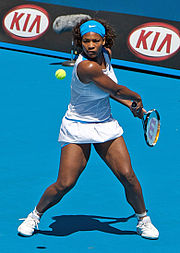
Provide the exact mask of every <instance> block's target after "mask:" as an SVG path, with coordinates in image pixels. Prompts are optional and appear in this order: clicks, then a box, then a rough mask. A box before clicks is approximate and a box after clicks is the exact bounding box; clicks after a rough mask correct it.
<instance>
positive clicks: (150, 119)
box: [132, 102, 160, 147]
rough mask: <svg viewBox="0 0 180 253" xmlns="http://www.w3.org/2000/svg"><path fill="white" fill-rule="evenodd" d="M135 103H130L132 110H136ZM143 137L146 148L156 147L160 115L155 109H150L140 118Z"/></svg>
mask: <svg viewBox="0 0 180 253" xmlns="http://www.w3.org/2000/svg"><path fill="white" fill-rule="evenodd" d="M136 106H137V103H136V102H133V103H132V108H136ZM142 125H143V129H144V137H145V141H146V143H147V145H148V146H150V147H153V146H155V145H156V143H157V141H158V138H159V133H160V115H159V113H158V111H157V110H156V109H152V110H150V111H148V112H147V113H145V114H144V116H143V118H142Z"/></svg>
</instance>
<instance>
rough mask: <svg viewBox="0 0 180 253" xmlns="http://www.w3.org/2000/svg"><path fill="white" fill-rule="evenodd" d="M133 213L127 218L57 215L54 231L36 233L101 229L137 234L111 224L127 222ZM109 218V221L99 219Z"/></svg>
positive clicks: (114, 232) (57, 234) (62, 233)
mask: <svg viewBox="0 0 180 253" xmlns="http://www.w3.org/2000/svg"><path fill="white" fill-rule="evenodd" d="M133 217H134V215H131V216H129V217H127V218H112V217H101V216H89V215H62V216H55V217H53V218H52V219H53V220H54V222H53V223H52V224H51V225H50V226H49V227H50V228H51V229H52V231H42V230H38V231H37V232H36V233H39V234H44V235H50V236H68V235H71V234H73V233H76V232H79V231H95V230H96V231H101V232H104V233H110V234H116V235H136V234H137V233H136V232H135V231H127V230H120V229H117V228H114V227H112V226H111V224H115V223H119V222H123V223H124V222H127V221H128V220H129V219H131V218H133ZM98 219H100V220H103V219H104V220H109V221H99V220H98Z"/></svg>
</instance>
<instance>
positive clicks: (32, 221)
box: [18, 213, 40, 236]
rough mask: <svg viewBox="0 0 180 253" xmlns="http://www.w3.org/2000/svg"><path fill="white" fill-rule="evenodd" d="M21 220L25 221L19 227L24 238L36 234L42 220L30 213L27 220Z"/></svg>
mask: <svg viewBox="0 0 180 253" xmlns="http://www.w3.org/2000/svg"><path fill="white" fill-rule="evenodd" d="M19 220H24V221H23V223H22V224H21V225H20V226H19V227H18V232H19V234H21V235H23V236H31V235H33V233H34V230H35V229H36V228H37V229H38V223H39V222H40V218H38V217H37V216H35V215H34V214H33V213H30V214H29V215H28V216H27V218H22V219H19Z"/></svg>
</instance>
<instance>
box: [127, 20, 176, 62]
mask: <svg viewBox="0 0 180 253" xmlns="http://www.w3.org/2000/svg"><path fill="white" fill-rule="evenodd" d="M128 46H129V48H130V50H131V51H132V53H133V54H135V55H136V56H137V57H139V58H142V59H145V60H149V61H162V60H165V59H168V58H169V57H171V56H173V55H174V54H176V53H177V52H178V50H179V48H180V33H179V30H178V29H177V28H175V27H174V26H172V25H169V24H166V23H157V22H153V23H146V24H143V25H141V26H138V27H136V28H135V29H134V30H133V31H132V32H131V33H130V35H129V37H128Z"/></svg>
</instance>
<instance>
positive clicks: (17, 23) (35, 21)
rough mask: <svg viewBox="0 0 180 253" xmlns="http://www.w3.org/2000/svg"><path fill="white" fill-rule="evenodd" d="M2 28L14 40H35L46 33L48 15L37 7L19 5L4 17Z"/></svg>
mask: <svg viewBox="0 0 180 253" xmlns="http://www.w3.org/2000/svg"><path fill="white" fill-rule="evenodd" d="M3 27H4V29H5V31H6V32H7V33H8V34H9V35H10V36H11V37H12V38H14V39H16V40H24V41H30V40H35V39H37V38H39V37H41V36H42V35H43V34H44V33H45V32H46V31H47V29H48V27H49V15H48V13H47V11H46V10H44V9H43V8H41V7H39V6H36V5H27V4H26V5H19V6H16V7H15V8H13V9H11V10H10V11H9V12H8V13H7V14H6V15H5V17H4V19H3Z"/></svg>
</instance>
